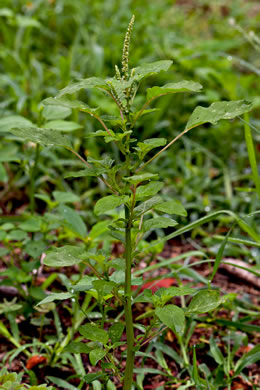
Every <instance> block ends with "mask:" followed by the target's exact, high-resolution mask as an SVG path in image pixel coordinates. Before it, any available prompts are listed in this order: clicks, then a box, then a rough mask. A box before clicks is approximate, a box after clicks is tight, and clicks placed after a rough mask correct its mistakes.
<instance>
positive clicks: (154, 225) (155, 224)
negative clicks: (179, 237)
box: [143, 217, 178, 232]
mask: <svg viewBox="0 0 260 390" xmlns="http://www.w3.org/2000/svg"><path fill="white" fill-rule="evenodd" d="M176 225H178V222H176V221H174V220H173V219H170V218H166V217H157V218H152V219H149V220H148V221H145V222H144V224H143V231H144V232H147V231H148V230H150V229H158V228H167V227H169V226H172V227H173V226H176Z"/></svg>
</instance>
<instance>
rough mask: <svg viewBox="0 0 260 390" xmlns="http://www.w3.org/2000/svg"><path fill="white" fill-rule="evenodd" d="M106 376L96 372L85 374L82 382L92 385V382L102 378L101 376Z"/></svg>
mask: <svg viewBox="0 0 260 390" xmlns="http://www.w3.org/2000/svg"><path fill="white" fill-rule="evenodd" d="M105 375H106V374H105V373H104V372H102V371H98V372H93V373H91V374H87V375H85V376H84V378H83V379H84V382H85V383H92V382H94V381H95V380H97V379H99V378H102V377H103V376H105Z"/></svg>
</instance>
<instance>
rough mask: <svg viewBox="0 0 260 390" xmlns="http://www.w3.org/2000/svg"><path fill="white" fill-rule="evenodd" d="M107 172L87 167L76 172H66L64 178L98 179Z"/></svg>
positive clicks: (104, 169) (103, 169) (102, 169)
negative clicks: (91, 177)
mask: <svg viewBox="0 0 260 390" xmlns="http://www.w3.org/2000/svg"><path fill="white" fill-rule="evenodd" d="M106 171H107V169H106V168H95V167H88V168H85V169H81V170H80V171H77V172H68V173H66V174H65V175H64V177H65V178H67V177H87V176H94V177H98V176H101V175H103V173H105V172H106Z"/></svg>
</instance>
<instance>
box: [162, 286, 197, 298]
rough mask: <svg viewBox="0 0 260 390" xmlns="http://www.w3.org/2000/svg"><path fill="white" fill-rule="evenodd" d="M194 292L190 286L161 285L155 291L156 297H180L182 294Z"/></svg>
mask: <svg viewBox="0 0 260 390" xmlns="http://www.w3.org/2000/svg"><path fill="white" fill-rule="evenodd" d="M193 293H194V289H193V288H191V287H168V288H165V287H162V288H159V290H157V291H156V292H155V295H157V296H158V297H161V298H162V297H166V296H167V297H169V298H173V297H181V296H183V295H190V294H193Z"/></svg>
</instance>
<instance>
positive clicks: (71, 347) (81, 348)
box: [64, 341, 93, 353]
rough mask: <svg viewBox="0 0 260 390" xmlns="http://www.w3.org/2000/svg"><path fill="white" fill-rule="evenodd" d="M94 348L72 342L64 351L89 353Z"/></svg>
mask: <svg viewBox="0 0 260 390" xmlns="http://www.w3.org/2000/svg"><path fill="white" fill-rule="evenodd" d="M92 349H93V347H92V348H91V347H89V346H88V345H87V344H86V343H82V342H80V341H71V342H70V343H69V344H68V345H67V346H66V347H65V348H64V350H65V351H66V352H70V353H89V352H90V351H91V350H92Z"/></svg>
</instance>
